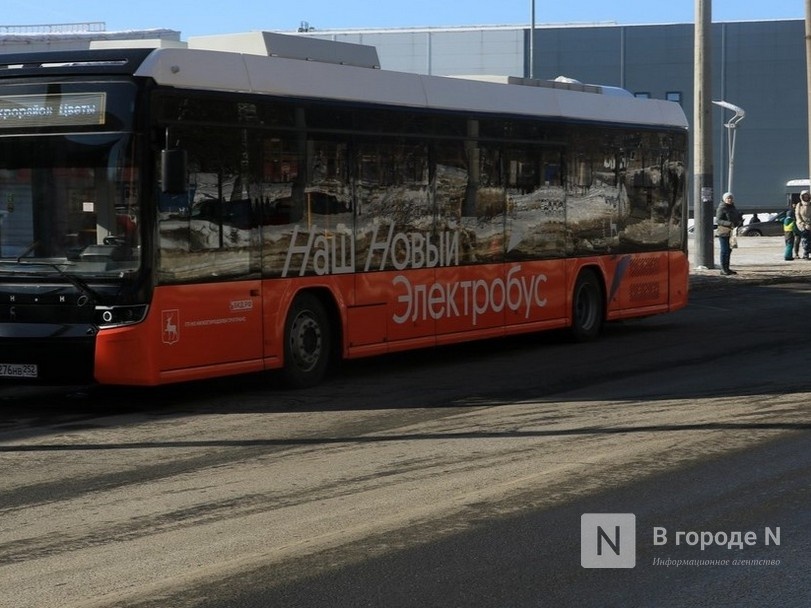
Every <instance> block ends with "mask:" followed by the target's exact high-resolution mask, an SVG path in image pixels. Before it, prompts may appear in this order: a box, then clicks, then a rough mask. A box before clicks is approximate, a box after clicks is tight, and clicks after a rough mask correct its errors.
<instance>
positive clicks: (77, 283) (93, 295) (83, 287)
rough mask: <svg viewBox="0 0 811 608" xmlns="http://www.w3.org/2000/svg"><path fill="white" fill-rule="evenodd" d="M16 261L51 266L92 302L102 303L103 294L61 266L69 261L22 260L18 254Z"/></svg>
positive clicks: (25, 264) (24, 263)
mask: <svg viewBox="0 0 811 608" xmlns="http://www.w3.org/2000/svg"><path fill="white" fill-rule="evenodd" d="M16 263H17V264H20V265H21V266H47V267H48V268H53V269H54V270H55V271H56V272H58V273H59V275H60V276H62V277H65V278H66V279H67V280H68V281H69V282H70V283H71V284H72V285H73V286H74V287H76V289H78V290H79V291H81V292H82V294H84V295H85V296H87V297H88V299H90V301H91V302H93V303H94V304H104V296H102V295H101V294H100V293H99V292H98V291H96V290H95V289H93V288H92V287H90V285H88V284H87V283H86V282H85V280H84V279H80V278H79V277H78V276H76V275H75V274H73V273H72V272H67V271H65V269H64V268H61V266H64V265H68V264H70V262H62V263H61V264H59V263H57V262H46V261H44V260H36V259H31V260H24V259H22V256H20V257H18V258H17V260H16Z"/></svg>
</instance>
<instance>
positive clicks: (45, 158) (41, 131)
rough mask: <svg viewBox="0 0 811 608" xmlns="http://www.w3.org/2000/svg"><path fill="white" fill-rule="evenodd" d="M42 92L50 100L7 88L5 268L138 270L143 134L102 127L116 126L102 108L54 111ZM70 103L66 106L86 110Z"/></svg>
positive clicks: (0, 229) (1, 232)
mask: <svg viewBox="0 0 811 608" xmlns="http://www.w3.org/2000/svg"><path fill="white" fill-rule="evenodd" d="M101 95H102V94H99V96H101ZM74 97H76V96H75V95H74ZM10 99H11V100H13V102H14V103H13V104H12V103H10V102H8V100H10ZM30 99H34V100H35V101H29V100H30ZM40 99H46V100H47V101H50V99H49V98H47V97H46V96H39V97H38V96H37V95H13V96H3V95H0V119H2V124H0V272H24V273H26V274H31V273H46V274H53V273H61V274H66V273H69V274H79V275H94V276H110V277H118V276H123V275H124V274H125V273H130V272H133V271H135V270H137V269H138V267H139V262H140V236H139V223H140V222H139V208H140V206H139V203H138V198H137V196H138V188H137V179H138V175H137V173H138V171H137V169H136V164H135V159H136V158H137V155H136V150H135V148H136V143H137V141H138V140H137V138H136V137H135V136H133V135H132V134H131V133H130V132H125V131H119V130H116V131H109V130H106V129H105V130H104V131H101V130H100V126H101V128H104V127H107V128H109V127H110V126H111V125H110V124H109V120H108V119H106V118H105V117H104V115H103V113H102V112H100V113H99V114H100V115H99V117H92V120H93V121H94V123H93V124H88V123H89V122H90V119H87V118H79V119H75V118H71V117H70V116H68V117H67V118H59V117H57V118H54V117H51V116H49V115H47V111H49V110H50V108H48V107H47V106H46V104H45V103H41V102H40V101H39V100H40ZM18 100H22V101H20V103H17V102H18ZM26 103H27V104H28V105H27V106H26V105H25V104H26ZM37 103H39V104H40V105H39V106H37V105H35V104H37ZM62 103H63V106H62V107H61V108H60V109H59V111H60V112H64V113H65V114H69V113H70V112H76V113H78V112H81V111H83V110H82V109H81V107H79V106H76V107H75V108H66V106H65V105H64V103H65V102H64V101H63V102H62ZM109 105H114V104H108V108H109ZM9 108H12V109H11V110H10V109H9ZM15 112H16V114H15ZM35 116H39V117H38V118H36V120H37V123H36V124H35V125H34V124H31V123H32V122H33V121H34V120H35V118H32V117H35ZM42 116H46V117H45V118H42ZM59 120H61V121H62V122H59ZM10 121H16V122H14V123H13V124H12V126H11V128H9V125H8V124H7V123H8V122H10ZM71 121H72V122H71ZM82 121H84V122H82ZM105 121H107V122H106V123H105ZM102 123H104V124H102ZM116 126H119V127H120V126H121V124H120V123H119V124H118V125H116ZM23 127H26V128H25V129H23ZM59 131H62V132H59Z"/></svg>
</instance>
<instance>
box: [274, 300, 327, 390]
mask: <svg viewBox="0 0 811 608" xmlns="http://www.w3.org/2000/svg"><path fill="white" fill-rule="evenodd" d="M331 340H332V339H331V333H330V325H329V318H328V317H327V312H326V310H325V309H324V304H323V303H322V302H321V300H319V299H318V298H317V297H316V296H315V295H313V294H310V293H302V294H299V295H298V296H296V298H295V300H293V305H292V306H291V307H290V311H289V312H288V313H287V321H286V322H285V325H284V367H283V368H282V374H283V377H284V383H285V385H286V386H288V387H289V388H307V387H310V386H315V385H316V384H318V383H319V382H320V381H321V380H322V379H323V378H324V374H325V373H326V371H327V366H328V365H329V358H330V353H331V351H332V348H331Z"/></svg>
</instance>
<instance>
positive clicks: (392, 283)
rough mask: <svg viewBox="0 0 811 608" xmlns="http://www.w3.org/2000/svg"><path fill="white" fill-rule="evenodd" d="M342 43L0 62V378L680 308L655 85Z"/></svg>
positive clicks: (675, 176) (279, 360)
mask: <svg viewBox="0 0 811 608" xmlns="http://www.w3.org/2000/svg"><path fill="white" fill-rule="evenodd" d="M322 42H324V41H319V44H320V43H322ZM344 47H346V45H344ZM344 47H341V48H339V47H336V50H335V52H334V53H333V52H327V53H323V55H324V57H322V58H321V59H318V58H316V59H313V57H309V56H307V57H306V58H301V57H296V56H278V55H275V56H274V54H272V53H270V54H265V55H262V54H260V53H254V54H248V53H237V52H229V51H221V50H219V51H215V50H205V49H194V48H161V49H100V50H88V51H72V52H60V53H55V52H48V53H30V54H26V55H19V54H15V55H5V56H0V378H2V379H4V381H8V382H10V381H17V382H28V383H33V382H59V383H65V382H76V383H88V382H97V383H106V384H124V385H158V384H162V383H169V382H177V381H187V380H193V379H201V378H209V377H213V376H222V375H227V374H236V373H244V372H254V371H259V370H267V369H274V368H278V369H281V370H282V375H283V377H284V379H285V380H286V381H287V383H288V384H290V385H291V386H296V387H302V386H308V385H312V384H315V383H317V382H319V381H320V380H321V379H322V377H323V375H324V373H325V370H326V369H327V367H328V365H329V364H330V362H331V361H333V360H335V358H340V357H343V358H356V357H365V356H371V355H378V354H381V353H388V352H393V351H398V350H404V349H413V348H424V347H430V346H435V345H443V344H450V343H456V342H460V341H464V340H474V339H482V338H492V337H497V336H504V335H509V334H517V333H523V332H536V331H539V330H546V329H552V328H570V330H571V331H572V333H573V334H574V335H575V336H576V337H577V338H579V339H590V338H593V337H595V336H596V335H597V334H598V333H599V331H600V329H601V327H602V324H603V323H604V322H605V321H610V320H616V319H627V318H632V317H641V316H646V315H652V314H657V313H665V312H668V311H673V310H675V309H678V308H681V307H683V306H685V304H686V301H687V287H688V261H687V251H686V242H687V239H686V211H687V208H686V198H685V197H686V195H685V183H686V173H685V171H686V166H685V165H686V155H687V121H686V119H685V116H684V113H683V112H682V110H681V108H680V107H679V106H678V105H677V104H674V103H669V102H665V101H660V100H650V99H637V98H634V97H633V96H631V95H628V94H624V95H623V94H622V92H620V91H617V90H614V89H609V88H602V87H595V86H590V85H577V84H571V83H554V82H540V81H529V80H523V79H518V80H515V81H513V82H509V83H495V82H481V81H474V80H470V79H461V78H443V77H433V76H424V75H417V74H407V73H397V72H391V71H385V70H381V69H379V67H377V66H376V65H374V64H375V63H376V61H374V60H373V61H368V62H366V63H364V62H363V61H350V60H343V59H341V56H340V53H341V52H342V50H345V48H344ZM350 54H351V53H350ZM305 55H306V54H305ZM374 58H375V60H376V54H374ZM305 59H306V60H305Z"/></svg>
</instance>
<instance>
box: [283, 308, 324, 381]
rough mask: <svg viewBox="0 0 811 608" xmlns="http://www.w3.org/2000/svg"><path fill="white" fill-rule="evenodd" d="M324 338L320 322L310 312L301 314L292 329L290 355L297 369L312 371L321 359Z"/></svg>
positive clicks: (294, 321)
mask: <svg viewBox="0 0 811 608" xmlns="http://www.w3.org/2000/svg"><path fill="white" fill-rule="evenodd" d="M322 343H323V337H322V334H321V326H320V325H319V324H318V321H317V319H316V318H315V317H313V316H312V315H311V314H309V313H308V312H306V311H305V312H300V313H299V314H298V315H297V316H296V318H295V319H294V320H293V324H292V325H291V327H290V354H291V355H292V356H293V359H294V361H295V363H296V367H298V368H299V369H301V370H303V371H310V370H312V369H313V368H314V367H315V366H316V365H317V364H318V360H319V359H320V358H321V348H322Z"/></svg>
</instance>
